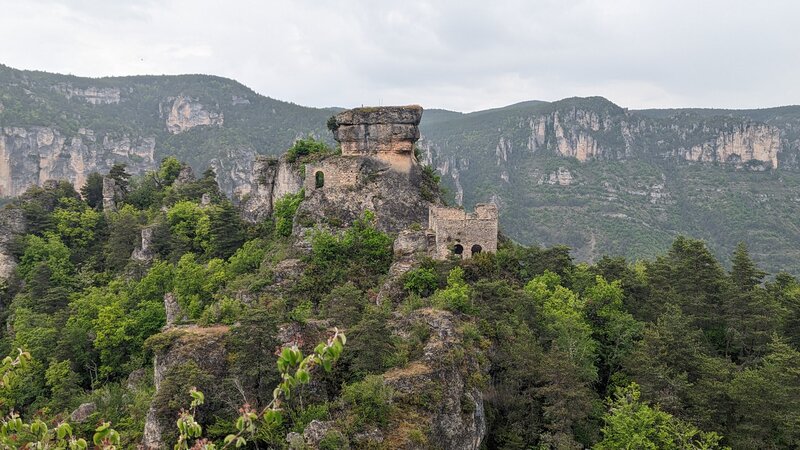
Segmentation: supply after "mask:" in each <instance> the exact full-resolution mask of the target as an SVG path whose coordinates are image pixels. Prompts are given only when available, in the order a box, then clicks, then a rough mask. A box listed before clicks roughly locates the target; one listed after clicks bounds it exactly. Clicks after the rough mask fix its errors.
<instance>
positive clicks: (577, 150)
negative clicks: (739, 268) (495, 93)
mask: <svg viewBox="0 0 800 450" xmlns="http://www.w3.org/2000/svg"><path fill="white" fill-rule="evenodd" d="M421 130H422V134H423V140H422V142H421V144H420V146H421V148H422V149H423V154H424V159H425V162H426V163H428V164H432V165H433V166H435V167H436V169H437V170H438V171H439V173H441V174H442V175H443V180H444V184H445V185H446V187H447V188H449V189H450V191H451V192H452V193H453V197H454V198H455V200H456V202H458V203H460V204H464V205H465V206H467V207H470V206H472V205H474V204H475V203H478V202H482V201H486V200H489V199H492V200H493V201H495V202H496V203H498V204H499V205H500V207H501V209H500V210H501V225H502V228H503V230H504V232H505V233H507V234H508V235H509V236H510V237H512V238H514V239H516V240H518V241H520V242H523V243H526V244H530V243H539V244H543V245H554V244H559V243H561V244H566V245H568V246H570V247H572V248H573V249H574V251H575V253H576V255H577V256H578V257H579V258H580V259H583V260H588V261H592V260H596V259H598V258H599V257H600V256H602V255H603V254H619V255H625V256H626V257H628V258H642V257H652V256H654V255H656V254H658V253H660V252H662V251H663V250H664V249H665V248H667V247H668V245H669V243H670V242H671V241H672V240H673V239H674V238H675V237H676V236H677V235H679V234H687V235H691V236H695V237H698V238H702V239H704V240H706V241H707V242H708V243H709V246H710V247H711V248H712V249H713V250H714V251H715V253H717V255H719V256H720V257H722V258H727V256H726V255H730V254H731V252H732V251H733V249H734V248H735V246H736V243H737V242H739V241H746V242H748V243H749V245H750V247H751V248H752V249H753V251H754V253H755V255H754V257H755V258H756V259H757V260H758V261H759V262H760V263H762V264H763V265H764V266H766V267H769V268H770V269H771V270H775V269H777V268H780V267H782V268H783V269H784V270H790V271H792V272H793V273H798V271H800V264H799V263H798V257H800V247H799V246H798V238H799V237H800V219H799V217H800V216H798V212H800V195H798V194H797V192H798V187H800V171H799V170H798V168H799V164H798V153H800V107H798V106H789V107H783V108H771V109H765V110H741V111H732V110H697V109H685V110H645V111H630V110H626V109H624V108H620V107H619V106H617V105H615V104H613V103H611V102H609V101H608V100H606V99H603V98H600V97H593V98H571V99H564V100H561V101H557V102H552V103H546V102H526V103H520V104H516V105H511V106H508V107H505V108H499V109H494V110H488V111H480V112H475V113H470V114H462V115H450V116H448V118H447V119H444V120H441V119H440V120H437V121H436V122H435V123H428V122H425V120H424V119H423V123H422V127H421Z"/></svg>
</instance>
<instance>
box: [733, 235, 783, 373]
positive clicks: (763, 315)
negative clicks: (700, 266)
mask: <svg viewBox="0 0 800 450" xmlns="http://www.w3.org/2000/svg"><path fill="white" fill-rule="evenodd" d="M732 266H733V268H732V269H731V272H730V281H731V283H730V285H731V288H730V289H729V293H728V295H727V296H726V298H725V304H724V319H725V354H726V355H729V356H730V357H732V358H733V360H734V361H737V362H739V363H746V362H748V361H751V360H754V359H757V358H759V357H761V356H762V355H763V354H764V352H765V351H766V347H767V344H768V343H769V342H770V340H771V338H772V334H773V333H774V332H776V331H778V328H779V326H780V317H781V316H782V315H783V314H782V313H781V311H780V306H779V305H778V303H777V302H776V300H775V298H774V296H773V295H770V293H769V292H768V291H767V290H766V289H765V288H763V287H762V286H761V281H762V279H763V278H764V276H765V273H764V272H762V271H761V270H759V269H758V268H757V267H756V266H755V264H753V261H752V260H751V259H750V255H749V254H748V252H747V247H746V246H745V245H744V243H740V244H739V245H738V246H737V247H736V251H735V252H734V255H733V264H732Z"/></svg>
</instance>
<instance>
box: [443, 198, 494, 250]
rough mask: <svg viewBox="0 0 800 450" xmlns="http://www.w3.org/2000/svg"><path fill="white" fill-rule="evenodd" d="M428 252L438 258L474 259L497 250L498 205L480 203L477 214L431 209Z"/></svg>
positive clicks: (456, 209) (444, 208) (460, 210)
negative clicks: (451, 256) (477, 255)
mask: <svg viewBox="0 0 800 450" xmlns="http://www.w3.org/2000/svg"><path fill="white" fill-rule="evenodd" d="M427 236H428V252H429V253H430V254H431V257H433V258H434V259H446V258H448V257H449V256H450V255H457V256H459V257H461V258H464V259H466V258H471V257H472V256H474V255H476V254H478V253H481V252H492V253H494V252H496V251H497V205H495V204H493V203H479V204H477V205H475V212H473V213H468V212H466V211H464V210H463V209H461V208H447V207H440V206H431V207H430V209H429V213H428V235H427Z"/></svg>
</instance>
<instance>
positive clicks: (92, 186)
mask: <svg viewBox="0 0 800 450" xmlns="http://www.w3.org/2000/svg"><path fill="white" fill-rule="evenodd" d="M81 197H83V200H84V201H85V202H86V204H88V205H89V207H90V208H93V209H100V208H102V207H103V176H102V175H100V174H99V173H97V172H92V173H90V174H89V175H88V176H87V177H86V182H85V183H84V184H83V186H82V187H81Z"/></svg>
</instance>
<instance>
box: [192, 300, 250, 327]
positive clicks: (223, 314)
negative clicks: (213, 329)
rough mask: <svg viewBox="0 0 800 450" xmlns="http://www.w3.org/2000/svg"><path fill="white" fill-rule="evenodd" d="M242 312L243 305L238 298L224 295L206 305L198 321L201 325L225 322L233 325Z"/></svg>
mask: <svg viewBox="0 0 800 450" xmlns="http://www.w3.org/2000/svg"><path fill="white" fill-rule="evenodd" d="M243 312H244V305H243V304H242V302H240V301H238V300H234V299H232V298H228V297H224V298H223V299H222V300H220V301H218V302H216V303H212V304H211V305H208V306H206V308H205V309H204V310H203V313H202V314H201V315H200V319H198V323H199V324H200V325H202V326H208V325H214V324H218V323H221V324H225V325H233V324H234V323H236V322H237V321H238V320H239V318H240V317H241V316H242V313H243Z"/></svg>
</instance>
